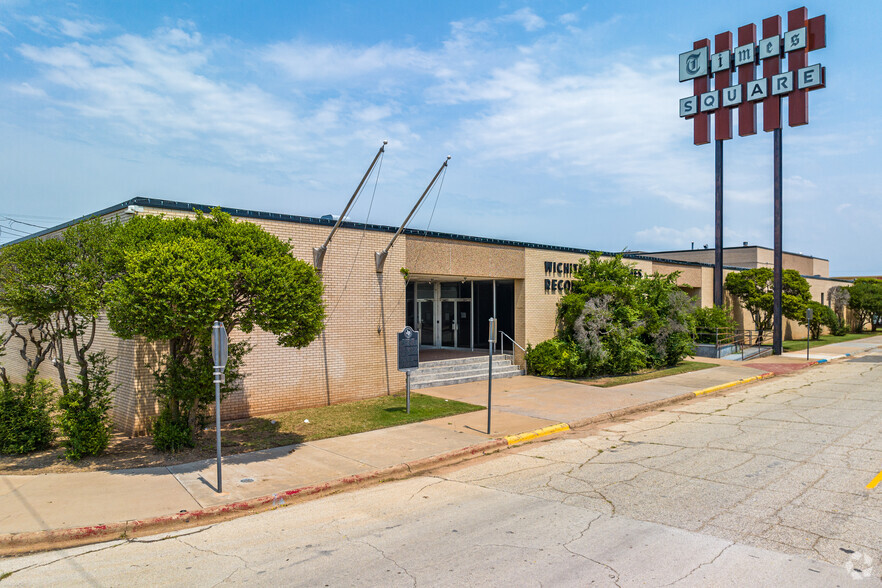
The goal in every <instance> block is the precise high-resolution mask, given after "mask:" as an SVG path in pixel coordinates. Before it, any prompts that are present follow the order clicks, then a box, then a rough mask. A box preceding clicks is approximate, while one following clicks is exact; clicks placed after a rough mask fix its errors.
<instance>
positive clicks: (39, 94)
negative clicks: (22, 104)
mask: <svg viewBox="0 0 882 588" xmlns="http://www.w3.org/2000/svg"><path fill="white" fill-rule="evenodd" d="M11 89H12V91H13V92H16V93H17V94H21V95H22V96H31V97H33V98H46V97H47V95H46V92H45V91H43V90H42V89H40V88H35V87H33V86H32V85H30V84H28V83H22V84H19V85H17V86H11Z"/></svg>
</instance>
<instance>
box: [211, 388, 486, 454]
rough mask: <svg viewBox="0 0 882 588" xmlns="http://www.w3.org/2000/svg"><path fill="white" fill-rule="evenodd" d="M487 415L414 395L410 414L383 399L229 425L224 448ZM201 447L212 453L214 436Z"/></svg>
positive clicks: (399, 399)
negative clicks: (457, 416) (208, 448)
mask: <svg viewBox="0 0 882 588" xmlns="http://www.w3.org/2000/svg"><path fill="white" fill-rule="evenodd" d="M483 409H484V407H483V406H477V405H474V404H467V403H465V402H458V401H456V400H445V399H444V398H437V397H435V396H428V395H425V394H415V393H411V395H410V414H408V413H407V412H405V397H404V395H396V396H381V397H379V398H369V399H367V400H358V401H355V402H346V403H343V404H333V405H331V406H319V407H315V408H303V409H300V410H294V411H290V412H280V413H276V414H269V415H262V416H259V417H251V418H247V419H242V420H238V421H231V422H228V423H224V427H223V435H222V442H223V446H224V447H225V448H226V447H229V448H234V447H235V448H239V449H240V450H245V451H257V450H260V449H268V448H270V447H280V446H283V445H292V444H294V443H303V442H306V441H317V440H318V439H327V438H329V437H340V436H343V435H352V434H355V433H364V432H365V431H373V430H376V429H384V428H386V427H395V426H397V425H405V424H408V423H418V422H421V421H427V420H430V419H437V418H442V417H448V416H453V415H457V414H462V413H467V412H474V411H476V410H483ZM198 443H199V445H202V444H206V447H208V446H209V445H210V446H212V447H213V446H214V435H202V436H201V438H200V439H199V441H198Z"/></svg>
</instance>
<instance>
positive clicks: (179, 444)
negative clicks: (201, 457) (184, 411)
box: [151, 408, 196, 453]
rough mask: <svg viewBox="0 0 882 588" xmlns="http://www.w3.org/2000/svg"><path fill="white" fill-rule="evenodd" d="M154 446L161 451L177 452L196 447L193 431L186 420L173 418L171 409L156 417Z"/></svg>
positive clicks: (153, 429)
mask: <svg viewBox="0 0 882 588" xmlns="http://www.w3.org/2000/svg"><path fill="white" fill-rule="evenodd" d="M151 432H152V433H153V446H154V447H156V449H158V450H160V451H168V452H172V453H173V452H176V451H180V450H181V449H184V448H185V447H195V446H196V439H195V437H194V434H193V429H192V428H190V423H188V422H187V419H186V418H182V417H178V418H177V419H176V418H174V417H173V416H172V412H171V409H169V408H165V409H163V411H162V412H160V413H159V416H158V417H156V421H154V423H153V427H152V428H151Z"/></svg>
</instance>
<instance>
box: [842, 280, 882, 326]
mask: <svg viewBox="0 0 882 588" xmlns="http://www.w3.org/2000/svg"><path fill="white" fill-rule="evenodd" d="M846 288H847V289H848V295H849V300H848V308H850V309H851V313H852V317H853V318H854V327H855V332H858V333H860V332H861V331H863V330H864V325H865V324H867V323H870V329H871V330H873V331H875V330H876V320H875V319H876V317H879V316H882V280H877V279H875V278H858V279H856V280H855V281H854V284H852V285H851V286H846Z"/></svg>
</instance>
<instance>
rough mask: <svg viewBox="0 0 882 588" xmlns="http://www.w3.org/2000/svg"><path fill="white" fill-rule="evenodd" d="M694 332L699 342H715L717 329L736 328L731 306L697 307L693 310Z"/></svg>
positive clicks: (727, 329) (730, 329) (731, 329)
mask: <svg viewBox="0 0 882 588" xmlns="http://www.w3.org/2000/svg"><path fill="white" fill-rule="evenodd" d="M692 318H693V320H694V321H695V332H696V333H697V335H698V342H699V343H716V341H717V339H716V336H715V334H716V333H717V331H721V332H722V331H734V330H736V329H737V328H738V323H737V322H735V319H734V318H733V313H732V307H731V306H728V305H726V306H708V307H700V306H699V307H698V308H696V309H695V311H693V313H692Z"/></svg>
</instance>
